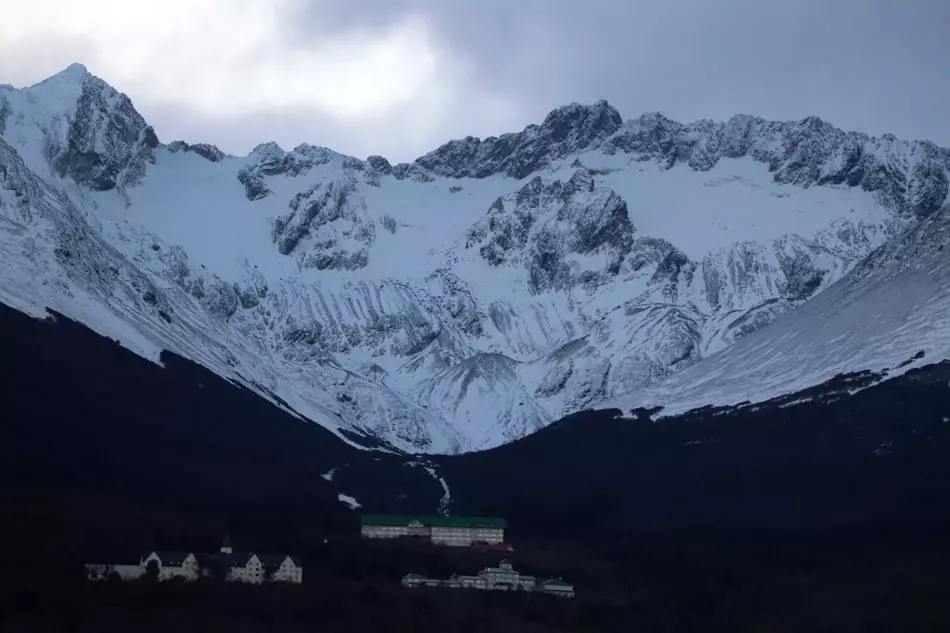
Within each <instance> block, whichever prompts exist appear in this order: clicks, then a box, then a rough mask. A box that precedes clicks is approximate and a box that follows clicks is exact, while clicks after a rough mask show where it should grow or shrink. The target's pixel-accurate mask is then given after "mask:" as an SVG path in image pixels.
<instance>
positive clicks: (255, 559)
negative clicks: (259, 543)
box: [86, 538, 303, 584]
mask: <svg viewBox="0 0 950 633" xmlns="http://www.w3.org/2000/svg"><path fill="white" fill-rule="evenodd" d="M150 568H154V569H155V570H156V571H157V574H156V579H157V580H159V581H167V580H173V579H181V580H185V581H194V580H198V579H199V578H202V577H205V578H218V579H220V580H225V581H229V582H246V583H251V584H261V583H265V582H288V583H295V584H301V583H303V563H302V561H301V560H300V558H298V557H296V556H290V555H287V554H256V553H253V552H246V553H240V552H235V551H234V550H233V549H232V548H231V544H230V541H229V539H228V538H225V542H224V544H223V545H222V546H221V550H220V551H219V552H217V553H215V554H195V553H193V552H171V551H153V552H149V553H147V554H146V555H144V556H142V558H141V560H140V561H139V564H138V565H111V564H100V563H93V564H89V565H86V574H87V578H88V579H89V580H92V581H102V580H107V579H109V578H110V577H112V576H113V575H115V576H117V577H118V578H119V579H120V580H136V579H140V578H144V577H147V576H148V575H149V569H150ZM153 573H154V572H153Z"/></svg>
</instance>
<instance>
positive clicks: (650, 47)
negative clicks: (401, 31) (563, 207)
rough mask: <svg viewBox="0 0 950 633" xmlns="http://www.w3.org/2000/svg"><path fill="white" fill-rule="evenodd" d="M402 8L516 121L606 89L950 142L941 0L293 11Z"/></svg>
mask: <svg viewBox="0 0 950 633" xmlns="http://www.w3.org/2000/svg"><path fill="white" fill-rule="evenodd" d="M409 14H416V15H423V16H425V17H426V18H427V19H428V20H429V22H430V23H431V24H432V25H433V27H434V28H435V31H436V33H437V34H438V36H439V38H440V41H441V42H442V44H443V46H445V47H446V48H447V49H449V50H451V51H452V53H453V54H455V55H457V56H459V57H460V58H461V59H466V60H469V61H471V62H473V63H474V65H475V68H476V69H477V72H476V74H475V76H474V77H472V81H471V83H470V84H469V85H466V86H461V87H460V90H462V91H463V92H464V93H466V94H468V95H473V94H477V93H478V92H479V91H494V92H496V93H498V94H503V95H509V96H510V97H512V98H513V99H516V100H518V101H519V102H520V105H521V111H522V118H523V119H524V120H523V121H522V123H528V122H530V121H536V120H538V119H539V118H540V117H542V116H543V115H544V114H545V113H546V112H547V111H548V110H550V109H551V108H552V107H555V106H557V105H561V104H564V103H569V102H571V101H581V102H591V101H594V100H596V99H598V98H606V99H608V100H609V101H611V103H613V104H614V105H615V106H617V107H618V108H619V109H620V110H621V112H622V113H623V115H624V116H625V117H633V116H637V115H638V114H640V113H641V112H644V111H653V110H660V111H662V112H664V113H665V114H667V115H668V116H671V117H673V118H677V119H682V120H695V119H698V118H715V119H723V118H727V117H729V116H731V115H732V114H735V113H738V112H744V113H749V114H757V115H761V116H765V117H769V118H778V119H795V118H802V117H804V116H807V115H811V114H816V115H818V116H821V117H822V118H825V119H827V120H829V121H831V122H832V123H834V124H836V125H838V126H841V127H844V128H848V129H860V130H863V131H866V132H869V133H872V134H881V133H884V132H893V133H895V134H898V135H899V136H904V137H911V138H932V139H933V140H935V141H937V142H938V143H941V144H944V145H950V116H948V114H947V113H948V112H950V82H948V81H947V80H948V78H950V74H948V71H947V68H948V66H947V64H948V63H950V61H948V60H950V36H948V35H947V28H948V25H950V3H948V2H946V1H945V0H900V1H897V0H861V1H860V2H855V1H853V0H768V1H763V0H716V1H715V2H712V1H710V0H640V1H636V0H587V1H586V2H584V3H579V2H576V1H574V0H519V1H518V2H511V1H510V0H482V1H480V2H471V1H470V0H331V1H330V2H327V0H312V1H311V2H310V4H309V5H308V10H307V14H306V15H307V17H308V19H303V20H300V22H299V24H301V25H303V26H301V27H300V29H301V32H305V31H306V30H307V29H311V32H312V31H313V30H317V31H319V29H321V28H323V29H329V30H335V29H368V30H383V29H385V28H387V27H388V26H389V25H391V24H393V23H394V22H396V21H398V20H399V19H402V18H403V17H405V16H406V15H409ZM472 127H473V126H471V125H468V127H466V123H465V122H463V121H457V122H456V123H455V124H454V125H453V126H452V127H451V128H450V129H447V130H446V132H447V133H448V134H450V135H451V136H459V135H463V134H466V133H469V132H471V131H472V129H471V128H472ZM502 131H508V130H496V132H502Z"/></svg>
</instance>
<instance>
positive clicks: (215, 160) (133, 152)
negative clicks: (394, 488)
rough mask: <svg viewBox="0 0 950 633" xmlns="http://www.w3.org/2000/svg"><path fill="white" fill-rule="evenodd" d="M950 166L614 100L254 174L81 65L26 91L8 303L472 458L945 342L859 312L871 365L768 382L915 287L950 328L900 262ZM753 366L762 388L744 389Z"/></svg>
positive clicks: (11, 140) (8, 163) (253, 167)
mask: <svg viewBox="0 0 950 633" xmlns="http://www.w3.org/2000/svg"><path fill="white" fill-rule="evenodd" d="M948 173H950V151H948V150H947V149H943V148H940V147H937V146H935V145H934V144H932V143H929V142H926V141H914V142H907V141H901V140H898V139H896V138H894V137H892V136H889V135H885V136H884V137H881V138H873V137H868V136H866V135H863V134H860V133H856V132H842V131H841V130H838V129H836V128H834V127H833V126H831V125H830V124H828V123H825V122H823V121H821V120H819V119H817V118H814V117H809V118H807V119H804V120H802V121H796V122H785V123H779V122H770V121H765V120H763V119H759V118H755V117H750V116H745V115H738V116H735V117H733V118H732V119H730V120H729V121H728V122H726V123H716V122H712V121H699V122H696V123H693V124H689V125H683V124H680V123H676V122H674V121H670V120H669V119H666V118H665V117H663V116H662V115H659V114H646V115H643V116H641V117H639V118H636V119H632V120H629V121H626V122H624V121H623V119H622V118H621V116H620V114H619V113H618V112H617V111H616V110H615V109H614V108H613V107H611V106H610V105H609V104H607V103H606V102H603V101H601V102H598V103H595V104H593V105H589V106H582V105H578V104H572V105H570V106H566V107H562V108H558V109H556V110H554V111H552V112H551V113H550V114H549V115H548V116H547V117H546V118H545V120H544V122H543V123H542V124H541V125H532V126H529V127H528V128H526V129H525V130H523V131H522V132H519V133H516V134H506V135H503V136H501V137H498V138H494V137H493V138H488V139H483V140H481V139H475V138H471V137H469V138H466V139H462V140H457V141H451V142H449V143H447V144H445V145H443V146H442V147H440V148H438V149H436V150H435V151H433V152H431V153H429V154H426V155H425V156H423V157H421V158H419V159H417V160H416V161H414V162H413V163H411V164H399V165H392V164H390V162H389V161H387V160H386V159H385V158H383V157H380V156H371V157H369V158H367V159H366V160H359V159H357V158H354V157H349V156H344V155H341V154H338V153H336V152H333V151H332V150H329V149H327V148H323V147H315V146H312V145H306V144H304V145H299V146H297V147H296V148H294V149H293V150H290V151H286V150H284V149H282V148H280V147H278V146H277V145H276V144H274V143H264V144H262V145H260V146H258V147H257V148H255V149H254V150H253V151H252V152H251V154H250V155H248V156H244V157H234V156H228V155H226V154H224V153H223V152H221V151H220V150H219V149H217V148H216V147H213V146H211V145H206V144H188V143H185V142H182V141H175V142H172V143H168V144H163V143H161V142H159V139H158V137H157V135H156V133H155V131H154V130H152V128H151V127H150V126H149V125H148V124H147V122H146V121H145V120H144V119H143V118H142V117H141V116H140V115H139V114H138V113H137V112H136V111H135V109H134V107H133V106H132V103H131V101H130V100H129V99H128V98H127V97H126V96H125V95H122V94H120V93H119V92H117V91H116V90H114V89H113V88H111V87H110V86H109V85H108V84H106V83H105V82H104V81H102V80H100V79H98V78H96V77H94V76H93V75H91V74H89V73H88V72H87V70H86V69H85V68H84V67H82V66H80V65H73V66H71V67H70V68H68V69H66V70H65V71H63V72H62V73H60V74H58V75H55V76H53V77H51V78H49V79H47V80H45V81H43V82H41V83H39V84H37V85H35V86H31V87H28V88H23V89H14V88H12V87H10V86H0V301H3V302H5V303H9V304H11V305H13V306H14V307H17V308H19V309H21V310H24V311H28V312H30V313H33V314H37V315H39V314H42V313H43V312H44V309H45V307H47V306H48V307H52V308H55V309H56V310H58V311H60V312H62V313H63V314H66V315H69V316H71V317H73V318H76V319H77V320H80V321H82V322H84V323H87V324H89V325H90V326H91V327H93V328H95V329H97V330H98V331H100V332H101V333H104V334H107V335H109V336H112V337H114V338H116V339H118V340H119V341H120V342H122V343H123V344H124V345H127V346H129V347H130V348H132V349H134V350H135V351H137V352H139V353H141V354H143V355H145V356H148V357H150V358H154V359H157V357H158V351H159V350H160V349H163V348H164V349H170V350H172V351H174V352H177V353H179V354H181V355H183V356H186V357H188V358H192V359H194V360H196V361H197V362H200V363H202V364H204V365H205V366H207V367H209V368H210V369H212V370H213V371H215V372H217V373H219V374H221V375H224V376H227V377H230V378H233V379H235V380H238V381H240V382H241V383H243V384H246V385H248V386H249V387H250V388H252V389H255V390H257V391H258V392H259V393H261V395H263V396H264V397H267V398H271V399H273V400H275V401H277V402H280V403H281V404H282V405H283V406H287V407H289V408H292V409H293V410H294V411H296V412H299V413H300V414H302V415H304V416H306V417H307V418H309V419H311V420H313V421H315V422H318V423H320V424H323V425H325V426H327V427H328V428H330V429H331V430H335V431H338V432H341V434H342V435H343V436H344V437H346V434H345V433H342V432H343V431H356V432H359V433H363V434H368V435H373V436H376V437H379V438H382V439H385V440H386V441H389V442H391V443H392V444H394V445H396V446H398V447H400V448H403V449H406V450H410V451H420V452H454V451H461V450H472V449H478V448H485V447H489V446H494V445H497V444H499V443H503V442H505V441H508V440H511V439H514V438H518V437H521V436H523V435H525V434H527V433H530V432H531V431H533V430H535V429H538V428H540V427H542V426H544V425H545V424H547V423H548V422H550V421H552V420H554V419H557V418H558V417H560V416H562V415H564V414H567V413H570V412H572V411H575V410H577V409H581V408H584V407H588V406H596V405H599V404H600V403H603V402H605V401H607V402H613V401H623V402H624V403H625V404H629V403H636V402H641V401H643V402H645V401H647V400H649V401H650V402H651V403H656V402H660V401H661V400H662V401H664V403H666V404H668V402H666V401H667V400H669V399H670V398H674V397H675V398H678V397H679V395H678V394H679V390H680V389H687V388H688V389H689V390H690V391H689V394H690V395H689V398H683V399H682V401H683V402H684V403H686V402H689V403H691V404H696V405H701V404H707V403H711V402H713V401H714V400H715V401H724V402H725V401H730V400H731V401H735V400H736V399H739V400H746V399H753V400H754V399H756V398H766V397H769V396H771V395H775V394H776V393H782V392H785V391H787V390H788V389H789V388H790V386H791V383H793V382H795V380H791V379H790V378H789V376H791V375H794V376H795V377H796V380H797V382H795V386H797V387H801V386H805V385H804V384H803V383H807V381H809V380H815V381H818V380H821V379H823V378H822V376H825V375H826V374H828V373H829V372H831V373H832V374H833V373H834V372H836V371H840V370H843V369H850V370H853V369H861V368H863V365H865V364H867V363H869V362H871V360H873V359H874V358H876V356H875V355H874V349H875V347H874V346H875V345H877V339H874V338H873V337H875V336H878V337H883V336H886V335H887V333H888V332H891V331H893V330H894V329H899V328H901V327H903V328H904V330H902V331H906V332H908V335H907V336H908V341H907V344H908V345H911V346H918V341H917V337H918V336H921V337H926V336H928V335H927V333H926V332H927V330H926V327H925V325H926V324H922V325H921V326H922V327H923V329H913V328H914V327H916V326H913V327H912V325H908V324H907V323H904V322H901V323H902V324H903V325H901V324H898V323H897V322H895V321H887V320H886V319H885V320H879V321H877V322H879V323H880V328H879V329H878V330H875V332H870V331H867V332H863V331H862V330H861V328H854V329H853V330H851V329H849V326H847V325H846V324H845V320H844V316H842V315H837V316H839V317H840V318H839V319H838V321H837V322H840V323H841V324H842V325H840V326H835V327H840V328H841V330H842V331H841V333H840V334H841V336H846V335H850V336H851V337H852V339H853V341H854V342H853V343H852V344H851V347H850V348H849V349H851V348H854V349H859V348H860V347H861V340H863V339H861V340H859V339H860V337H861V336H863V335H864V334H866V335H867V336H868V337H871V338H869V339H868V340H867V345H866V351H865V352H863V355H861V354H852V355H850V356H847V355H844V356H842V355H841V354H838V353H835V352H834V351H833V350H834V349H836V348H834V347H833V346H830V345H825V343H828V342H829V341H831V340H832V339H822V338H821V337H818V336H816V337H813V338H811V339H809V340H813V341H815V343H812V345H819V346H820V349H818V350H817V351H816V352H815V354H818V356H816V357H815V360H814V361H812V362H806V365H807V369H808V371H805V370H804V369H803V368H802V366H801V364H799V365H794V364H791V363H788V362H785V363H784V364H783V365H782V367H783V369H782V370H781V372H784V373H782V374H781V376H779V377H777V378H774V379H773V378H772V377H771V376H770V374H767V373H765V372H767V371H769V367H767V363H766V362H764V360H763V359H767V357H768V355H770V354H774V355H775V356H776V358H783V359H787V358H789V357H790V356H792V355H793V354H791V353H790V352H787V353H784V356H782V353H780V352H781V350H779V348H777V347H774V345H777V344H774V343H770V344H769V345H773V347H769V346H768V345H766V344H765V343H762V342H761V341H765V340H770V341H774V340H776V339H775V337H776V336H779V337H781V334H776V333H777V332H783V331H785V330H783V329H782V328H783V327H784V328H786V329H787V328H790V327H798V328H805V329H804V330H802V331H806V332H813V331H815V330H816V329H821V328H822V327H823V326H821V325H819V323H820V322H821V321H822V319H825V318H829V319H830V318H831V317H833V316H836V313H838V312H842V313H844V312H847V314H851V315H852V318H854V315H860V316H861V317H865V316H867V315H869V314H873V313H874V312H873V311H874V310H878V309H880V310H884V309H885V308H883V307H881V308H877V307H876V306H877V305H878V303H877V302H876V301H877V299H875V297H878V295H882V294H884V295H887V296H890V292H889V291H886V288H888V287H894V286H893V284H897V286H899V287H901V289H902V291H904V290H906V291H907V292H908V293H910V294H908V295H907V298H906V299H904V300H902V301H899V302H898V303H901V305H903V308H902V309H904V310H905V311H907V314H908V315H910V314H912V313H914V310H915V307H916V303H909V302H919V303H921V304H922V305H930V306H931V307H934V309H936V307H938V306H939V305H940V304H938V303H932V304H927V303H926V301H924V299H925V297H924V296H923V295H924V294H927V291H926V290H925V289H924V285H925V282H926V281H927V279H930V280H931V281H932V282H933V283H940V281H941V279H943V285H944V288H946V287H948V286H950V284H947V283H946V281H947V280H946V279H945V278H941V277H938V276H933V277H929V278H928V277H927V271H923V272H920V271H919V270H918V273H917V275H918V276H917V277H915V278H914V280H916V281H915V283H918V284H919V290H918V292H917V294H913V291H912V290H909V289H908V288H909V287H910V286H911V285H912V284H911V283H910V279H909V278H904V277H901V276H900V275H897V274H896V273H893V267H892V266H891V265H890V264H885V263H883V262H885V260H886V261H887V262H891V261H896V260H895V258H898V259H899V258H900V257H902V256H903V255H902V254H904V253H916V252H917V251H916V250H915V249H917V246H915V245H916V244H917V241H916V240H919V239H923V238H922V237H920V231H924V230H925V227H928V226H929V227H934V226H938V224H936V223H938V222H939V221H940V220H939V219H940V218H942V217H944V215H943V214H941V213H940V212H939V209H940V208H941V207H942V206H943V205H944V204H945V202H946V199H947V194H948ZM915 231H916V232H915ZM933 231H937V229H934V228H931V232H933ZM888 240H891V241H890V242H888ZM938 241H939V240H938ZM885 244H886V246H885V247H884V249H883V250H878V251H875V249H877V248H878V247H881V246H882V245H885ZM872 251H874V255H873V256H872V258H871V259H867V258H868V256H869V254H871V253H872ZM927 252H928V253H929V255H928V257H930V258H931V259H932V260H933V259H935V260H936V261H935V262H934V266H937V264H939V263H940V262H942V261H943V260H941V259H940V257H939V255H935V254H933V249H931V250H929V251H927ZM883 253H887V254H888V255H883ZM911 259H912V261H917V260H916V259H914V258H913V257H912V258H911ZM944 260H945V257H944ZM921 261H924V258H923V257H921ZM873 262H878V264H874V263H873ZM905 263H906V262H905ZM941 270H942V269H941ZM889 284H891V285H889ZM873 288H877V289H879V290H875V291H872V289H873ZM849 289H850V290H849ZM937 290H939V289H936V288H935V289H934V292H935V293H937V296H938V299H937V300H936V301H944V298H943V295H942V294H940V293H938V292H937ZM849 292H850V294H849ZM875 292H876V293H877V294H875ZM836 297H837V298H836ZM879 298H880V297H879ZM882 300H883V299H882ZM845 306H847V308H848V309H847V311H846V310H844V309H843V307H845ZM895 309H896V308H895ZM789 311H792V314H791V315H789V316H787V317H783V318H782V319H780V321H779V322H778V323H776V324H775V325H773V326H772V327H770V328H767V329H766V330H762V331H761V332H758V331H759V330H760V329H762V328H763V326H765V325H768V324H769V323H771V322H772V321H774V320H776V319H778V318H779V317H782V315H784V314H785V313H787V312H789ZM893 314H896V313H893ZM802 315H812V316H810V317H807V318H806V317H803V316H802ZM895 318H896V317H895ZM907 318H910V316H908V317H907ZM809 319H810V320H809ZM794 323H797V324H799V325H797V326H793V325H789V324H794ZM908 323H909V322H908ZM753 333H756V334H753ZM932 334H933V336H937V334H936V333H932ZM748 335H752V336H748ZM747 336H748V338H746V337H747ZM789 336H791V335H789ZM801 336H805V335H804V334H802V335H801ZM740 339H744V340H740ZM911 339H913V340H911ZM782 340H783V341H786V342H787V340H786V339H782ZM834 340H838V339H834ZM737 341H738V342H737ZM795 344H796V345H798V344H801V343H800V342H799V343H795ZM753 347H754V348H755V349H757V350H759V351H758V352H757V354H759V356H757V357H756V358H757V360H756V363H757V364H755V365H753V364H752V361H751V360H749V359H750V358H751V357H750V356H748V355H746V356H739V355H738V354H741V353H742V352H741V351H740V350H743V349H744V350H749V349H751V348H753ZM726 348H729V349H726ZM781 349H783V350H784V349H785V348H781ZM720 350H725V351H723V352H722V353H720V354H715V352H719V351H720ZM770 350H772V351H770ZM903 351H904V350H903V349H899V350H897V351H896V352H895V353H897V354H898V355H899V354H902V353H903ZM707 357H710V358H709V359H708V360H705V359H706V358H707ZM723 359H726V360H723ZM728 359H738V360H732V361H729V360H728ZM807 360H808V359H806V361H807ZM747 361H748V364H747V365H742V364H743V363H747ZM802 362H805V361H802ZM717 363H718V364H717ZM723 363H726V364H725V365H723ZM729 363H733V364H729ZM736 363H738V364H740V365H742V369H743V371H745V372H746V374H745V375H747V381H746V382H741V381H737V382H735V383H731V382H729V381H728V380H726V381H725V382H727V383H729V388H727V387H724V386H723V382H724V380H725V378H728V377H729V376H731V375H732V374H734V373H736V371H737V365H735V364H736ZM706 367H713V368H718V369H703V368H706ZM704 371H705V372H711V373H702V372H704ZM776 371H778V370H776ZM781 372H780V373H781ZM703 376H715V377H716V379H715V380H713V379H712V378H703ZM690 377H694V378H690ZM696 377H698V378H696ZM689 380H692V381H693V382H689V383H687V382H684V381H689ZM740 385H745V386H740ZM733 387H734V388H733ZM704 390H705V391H704ZM631 393H632V394H634V395H632V396H630V395H624V394H631ZM643 394H665V395H663V396H662V397H661V395H656V396H655V397H654V396H650V397H645V396H644V395H643ZM618 399H619V400H618Z"/></svg>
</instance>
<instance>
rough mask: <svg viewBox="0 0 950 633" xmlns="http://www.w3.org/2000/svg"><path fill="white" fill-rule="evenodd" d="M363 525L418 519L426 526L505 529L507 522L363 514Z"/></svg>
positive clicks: (398, 524) (400, 523)
mask: <svg viewBox="0 0 950 633" xmlns="http://www.w3.org/2000/svg"><path fill="white" fill-rule="evenodd" d="M360 521H361V523H362V524H363V525H385V526H390V527H402V526H406V525H409V524H410V523H412V522H413V521H418V522H419V523H421V524H422V525H425V526H428V527H432V526H435V527H474V528H498V529H505V528H506V527H508V523H507V522H506V521H505V520H504V519H501V518H498V517H445V516H439V515H425V514H364V515H362V516H361V517H360Z"/></svg>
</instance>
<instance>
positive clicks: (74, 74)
mask: <svg viewBox="0 0 950 633" xmlns="http://www.w3.org/2000/svg"><path fill="white" fill-rule="evenodd" d="M89 76H90V73H89V69H88V68H86V67H85V65H83V64H80V63H79V62H74V63H72V64H70V65H69V66H67V67H66V68H64V69H63V70H61V71H59V72H58V73H56V74H55V75H50V76H49V77H47V78H46V79H44V80H43V81H40V82H39V83H37V84H34V85H37V86H39V85H48V84H52V83H66V82H68V83H81V82H83V81H84V80H85V79H86V77H89Z"/></svg>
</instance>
